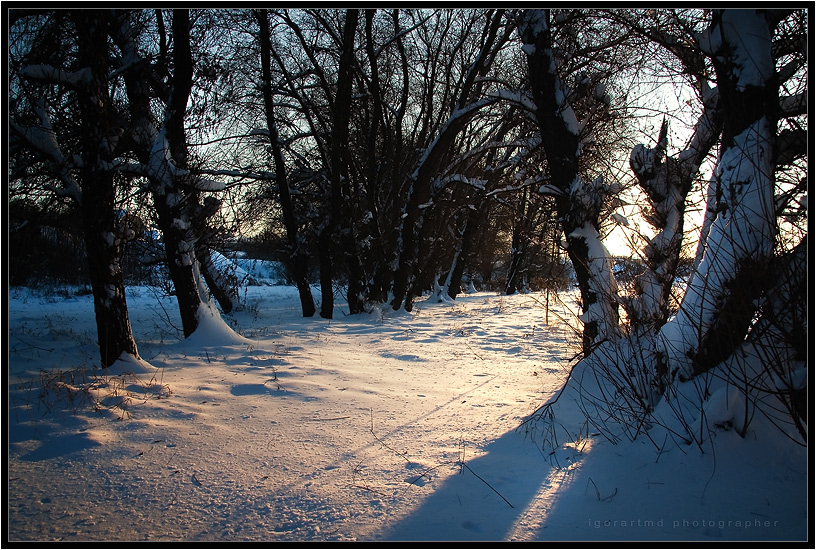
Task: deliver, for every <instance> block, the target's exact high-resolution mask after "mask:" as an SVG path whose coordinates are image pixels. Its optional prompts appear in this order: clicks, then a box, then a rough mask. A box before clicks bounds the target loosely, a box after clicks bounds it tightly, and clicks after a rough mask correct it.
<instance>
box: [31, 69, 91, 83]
mask: <svg viewBox="0 0 816 550" xmlns="http://www.w3.org/2000/svg"><path fill="white" fill-rule="evenodd" d="M19 75H20V76H21V77H23V78H26V79H28V80H40V81H44V82H55V83H57V84H65V85H68V86H73V87H74V88H81V87H83V86H87V85H88V84H90V82H91V69H90V68H89V67H85V68H84V69H80V70H78V71H74V72H68V71H64V70H62V69H60V68H57V67H52V66H51V65H27V66H25V67H23V68H22V69H20V71H19Z"/></svg>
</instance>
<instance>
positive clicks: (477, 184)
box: [439, 174, 487, 191]
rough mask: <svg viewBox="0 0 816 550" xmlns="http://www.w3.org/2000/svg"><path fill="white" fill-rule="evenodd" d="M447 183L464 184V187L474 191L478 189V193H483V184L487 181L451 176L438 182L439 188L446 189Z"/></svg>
mask: <svg viewBox="0 0 816 550" xmlns="http://www.w3.org/2000/svg"><path fill="white" fill-rule="evenodd" d="M449 183H464V184H465V185H469V186H471V187H473V188H474V189H478V190H480V191H484V188H485V184H486V183H487V180H483V179H479V178H469V177H467V176H465V175H464V174H453V175H450V176H448V177H446V178H445V179H443V180H441V181H440V182H439V185H440V187H441V188H444V187H446V186H447V185H448V184H449Z"/></svg>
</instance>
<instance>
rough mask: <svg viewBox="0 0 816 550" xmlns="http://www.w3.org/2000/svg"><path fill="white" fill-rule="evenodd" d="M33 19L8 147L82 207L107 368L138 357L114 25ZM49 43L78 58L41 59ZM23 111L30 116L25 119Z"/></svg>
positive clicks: (81, 14) (51, 16)
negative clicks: (124, 265) (126, 260)
mask: <svg viewBox="0 0 816 550" xmlns="http://www.w3.org/2000/svg"><path fill="white" fill-rule="evenodd" d="M29 18H34V20H35V21H31V23H32V25H31V26H30V27H27V28H25V29H22V30H21V31H20V32H21V33H22V35H23V36H21V37H20V40H21V41H23V42H25V43H27V44H28V45H29V46H31V47H30V49H27V51H24V52H21V53H22V56H21V58H18V59H16V60H15V61H16V63H15V65H16V66H17V67H16V77H17V78H18V79H19V80H16V81H15V83H14V84H13V85H12V90H13V92H12V102H13V104H14V105H15V107H16V108H15V109H14V112H13V113H12V120H11V124H10V126H11V143H10V148H11V151H12V152H13V153H16V152H19V151H21V150H28V151H29V152H30V153H31V154H32V155H33V157H32V160H34V162H36V163H38V164H39V163H42V164H43V165H44V166H45V167H46V173H48V175H49V177H48V180H46V181H48V183H46V184H45V185H46V187H47V188H48V189H49V190H50V191H51V192H52V193H54V194H55V195H57V196H59V197H63V198H65V199H67V200H69V201H70V202H71V203H72V204H73V205H74V207H75V208H77V209H78V212H79V215H80V217H81V219H82V227H83V235H84V240H85V248H86V252H87V257H88V273H89V276H90V280H91V287H92V289H93V296H94V311H95V314H96V325H97V341H98V343H99V352H100V358H101V363H102V366H103V367H109V366H110V365H112V364H113V363H114V362H115V361H116V360H117V359H119V358H120V357H121V356H122V355H123V354H129V355H131V356H134V357H138V351H137V347H136V343H135V341H134V340H133V335H132V332H131V327H130V321H129V316H128V310H127V300H126V297H125V286H124V279H123V274H122V269H121V255H122V247H123V243H124V241H125V240H127V239H128V238H131V237H132V236H133V232H132V230H130V229H129V227H128V226H127V225H126V223H124V219H123V218H120V216H119V215H118V214H119V212H118V210H117V204H116V170H115V168H114V165H113V160H114V158H115V156H116V154H117V151H118V147H117V143H118V141H119V137H120V135H119V128H120V127H121V126H120V124H121V119H120V113H119V112H118V111H117V109H116V107H115V105H114V101H113V99H112V93H111V82H109V67H110V60H109V55H108V48H107V44H106V42H107V38H108V32H109V29H110V27H111V25H113V24H114V21H112V20H111V18H110V17H109V14H108V13H106V12H101V11H95V10H88V11H84V10H77V11H73V12H70V13H68V14H60V13H34V14H30V15H23V14H21V15H20V17H19V18H15V19H16V21H17V23H18V24H20V25H24V24H26V23H27V21H26V20H28V19H29ZM13 32H16V30H13ZM29 33H33V34H29ZM49 41H53V42H52V44H54V45H59V47H60V48H61V49H62V48H63V47H64V50H63V51H74V52H75V53H74V54H72V55H73V59H69V58H63V59H60V58H59V56H57V57H48V58H38V56H39V55H41V54H45V55H47V51H38V49H37V48H36V45H37V44H42V43H47V42H49ZM15 53H16V52H15ZM55 62H56V63H59V64H57V65H54V64H53V63H55ZM69 67H70V68H69ZM54 100H56V101H57V102H58V103H56V104H55V103H52V101H54ZM24 105H27V106H28V108H29V109H30V114H31V115H33V117H31V116H30V115H26V114H24V112H23V111H22V109H24ZM63 109H64V110H63ZM60 111H62V112H60ZM65 115H67V117H68V118H66V117H65ZM31 168H33V166H27V167H24V168H23V167H20V168H19V169H21V170H22V171H23V172H26V171H28V170H30V169H31Z"/></svg>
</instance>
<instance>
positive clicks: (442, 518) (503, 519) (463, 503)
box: [381, 431, 553, 541]
mask: <svg viewBox="0 0 816 550" xmlns="http://www.w3.org/2000/svg"><path fill="white" fill-rule="evenodd" d="M483 451H484V452H485V454H484V455H482V456H479V457H477V458H474V459H472V460H471V459H468V457H467V449H465V457H464V463H460V464H459V469H458V470H457V473H454V474H453V475H452V476H450V477H449V478H447V479H446V480H445V481H444V482H443V483H442V485H441V486H439V487H438V488H437V487H436V486H435V484H433V483H430V484H427V485H425V486H424V487H410V489H412V490H417V491H421V490H425V489H428V488H430V489H431V490H432V491H433V492H432V494H430V495H429V496H428V498H427V499H426V500H425V501H424V502H423V503H422V504H421V505H420V506H419V507H418V508H417V509H416V510H414V511H413V512H411V513H410V514H409V515H408V516H406V517H404V518H402V519H400V520H398V522H397V523H396V524H394V525H392V526H391V527H390V528H388V529H387V531H385V532H383V533H381V534H382V539H383V540H392V541H396V540H413V541H420V540H439V541H442V540H448V541H453V540H457V541H476V540H482V541H501V540H513V539H514V538H516V535H515V533H516V532H517V531H518V529H519V526H520V525H523V524H524V523H525V521H526V519H525V518H526V515H527V514H528V511H527V509H528V507H529V505H530V503H531V502H533V501H534V500H535V499H536V496H537V495H539V494H540V493H541V492H542V490H546V488H547V487H548V486H549V484H550V481H548V480H549V479H551V477H552V476H551V474H552V472H553V467H552V466H551V465H550V463H549V462H548V460H547V457H546V456H545V455H544V454H543V453H542V451H541V450H540V447H539V446H538V445H537V444H536V443H534V442H532V441H530V439H529V438H527V437H526V436H525V435H524V434H523V433H521V432H516V431H510V432H508V433H506V434H504V435H503V436H502V437H500V438H498V439H496V440H495V441H493V442H491V443H490V444H488V445H487V447H485V448H484V449H483Z"/></svg>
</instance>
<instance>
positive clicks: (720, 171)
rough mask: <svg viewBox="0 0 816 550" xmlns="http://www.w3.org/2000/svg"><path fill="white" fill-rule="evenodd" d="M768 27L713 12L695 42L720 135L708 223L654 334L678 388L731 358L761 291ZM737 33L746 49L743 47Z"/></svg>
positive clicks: (770, 117) (769, 91) (768, 193)
mask: <svg viewBox="0 0 816 550" xmlns="http://www.w3.org/2000/svg"><path fill="white" fill-rule="evenodd" d="M771 17H772V15H771V14H765V13H763V12H759V11H756V10H718V11H715V12H713V13H712V17H711V24H710V27H709V29H708V31H707V33H705V34H704V35H703V36H702V37H701V38H700V40H699V45H700V47H701V49H702V50H703V51H704V52H706V53H707V54H708V55H710V56H711V58H712V61H713V64H714V69H715V72H716V77H717V88H718V90H719V95H720V99H721V105H722V111H723V114H722V116H723V130H722V145H721V150H720V154H719V157H718V159H717V165H716V167H715V169H714V175H713V178H712V180H711V182H710V184H709V185H710V191H709V196H714V197H716V203H715V205H714V211H713V212H711V215H713V216H714V218H713V221H712V222H711V223H710V225H708V227H706V228H705V232H704V234H703V235H702V238H701V245H700V246H701V250H703V253H702V255H701V258H702V259H701V261H700V263H699V265H698V266H697V269H696V271H695V272H694V274H693V275H692V278H691V280H690V281H689V284H688V289H687V291H686V293H685V295H684V297H683V301H682V303H681V306H680V310H679V311H678V313H677V317H676V318H675V320H674V321H673V322H672V323H668V324H667V325H664V327H663V329H662V331H661V336H662V338H663V340H664V342H665V344H664V345H665V347H666V350H667V353H668V354H669V357H670V361H671V364H672V365H673V367H672V368H673V369H677V370H678V371H679V375H680V376H681V377H682V378H690V377H692V376H694V375H695V374H699V373H701V372H705V371H707V370H709V369H710V368H712V367H713V366H715V365H716V364H718V363H720V362H721V361H722V360H723V359H725V358H726V357H728V355H730V354H731V353H732V352H733V350H734V349H735V347H736V346H737V344H738V343H739V342H740V341H742V340H743V339H744V338H745V334H746V332H747V330H748V327H749V325H750V322H751V318H752V317H753V315H754V312H755V306H754V305H753V302H754V300H755V299H756V298H757V297H758V293H759V291H761V290H762V288H763V287H764V286H765V285H767V282H766V281H763V280H762V278H761V276H762V274H763V273H766V272H767V262H768V261H769V259H770V257H771V255H772V252H773V243H774V234H775V231H776V230H775V223H776V222H775V218H776V216H775V210H774V164H773V158H774V157H773V144H774V141H775V129H776V125H777V120H776V113H777V112H778V105H779V98H778V87H777V85H776V83H775V76H776V71H775V62H774V58H773V54H772V44H773V42H772V40H771V36H772V25H773V20H772V19H771ZM746 33H747V34H748V35H750V36H751V37H752V38H751V40H749V41H746V40H744V38H745V36H746ZM711 190H713V193H712V192H711ZM758 275H759V276H758Z"/></svg>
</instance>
